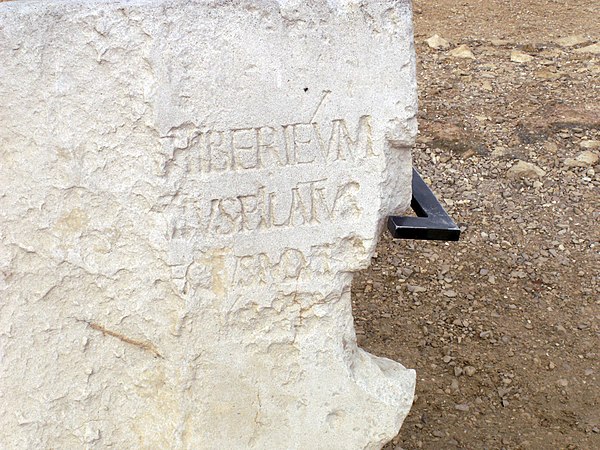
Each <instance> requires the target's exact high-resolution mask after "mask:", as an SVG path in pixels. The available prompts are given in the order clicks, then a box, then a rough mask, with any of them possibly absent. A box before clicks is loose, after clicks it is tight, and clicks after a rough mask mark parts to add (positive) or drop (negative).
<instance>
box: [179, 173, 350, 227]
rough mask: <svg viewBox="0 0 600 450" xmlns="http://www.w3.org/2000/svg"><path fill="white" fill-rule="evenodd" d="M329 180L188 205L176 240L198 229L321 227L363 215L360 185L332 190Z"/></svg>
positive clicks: (296, 184)
mask: <svg viewBox="0 0 600 450" xmlns="http://www.w3.org/2000/svg"><path fill="white" fill-rule="evenodd" d="M326 182H327V180H326V179H320V180H313V181H300V182H297V183H295V184H294V185H293V187H292V188H291V189H290V190H289V191H287V192H277V191H274V190H271V189H268V188H267V187H265V186H261V187H259V188H258V189H257V190H256V191H254V192H248V193H244V194H240V195H237V196H234V197H222V198H214V199H212V200H210V205H209V206H208V211H206V205H205V206H204V208H203V207H202V205H195V204H191V205H186V206H185V207H184V211H183V214H182V215H181V216H180V218H179V220H178V223H177V224H176V225H175V227H174V232H173V237H174V238H181V237H187V236H188V235H190V234H191V233H194V232H196V231H197V230H203V231H205V232H208V233H211V234H216V235H230V234H237V233H244V232H253V231H269V230H276V229H283V228H290V227H298V226H303V225H318V224H321V223H325V222H332V221H334V220H338V219H354V218H357V217H358V216H359V215H360V212H361V209H360V206H359V202H358V196H357V194H358V191H359V189H360V185H359V184H358V183H356V182H348V183H344V184H342V185H340V186H335V187H332V186H331V185H328V184H327V183H326Z"/></svg>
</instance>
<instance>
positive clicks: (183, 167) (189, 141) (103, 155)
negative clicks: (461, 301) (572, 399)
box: [0, 0, 417, 449]
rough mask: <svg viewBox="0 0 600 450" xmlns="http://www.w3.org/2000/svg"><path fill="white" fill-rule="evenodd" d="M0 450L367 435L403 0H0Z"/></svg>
mask: <svg viewBox="0 0 600 450" xmlns="http://www.w3.org/2000/svg"><path fill="white" fill-rule="evenodd" d="M0 60H1V61H2V64H1V65H0V361H1V364H0V446H1V447H3V448H82V447H85V448H109V447H110V448H123V449H124V448H152V449H156V448H177V449H199V448H206V449H217V448H218V449H222V448H232V449H238V448H239V449H246V448H255V449H275V448H277V449H280V448H281V449H283V448H288V449H353V448H357V449H360V448H379V447H381V446H382V445H383V444H384V443H385V442H386V441H388V440H389V439H391V438H392V437H393V436H394V435H395V433H396V432H397V431H398V429H399V427H400V425H401V423H402V420H403V419H404V417H405V415H406V414H407V413H408V410H409V408H410V405H411V402H412V397H413V390H414V382H415V375H414V372H413V371H412V370H407V369H405V368H404V367H402V366H401V365H400V364H398V363H395V362H392V361H390V360H387V359H382V358H377V357H375V356H372V355H369V354H368V353H366V352H364V351H362V350H360V349H358V348H357V346H356V338H355V334H354V328H353V322H352V314H351V302H350V284H351V280H352V273H353V272H355V271H357V270H360V269H363V268H365V267H367V265H368V264H369V259H370V256H371V254H372V252H373V248H374V246H375V243H376V237H377V236H378V233H379V232H380V230H381V226H382V224H383V222H384V220H385V217H386V216H387V215H388V214H389V213H390V212H392V211H394V210H396V209H398V210H402V209H405V208H406V207H407V206H408V204H409V201H410V176H411V157H410V147H411V146H412V144H413V141H414V137H415V133H416V119H415V114H416V106H417V100H416V84H415V63H414V50H413V41H412V30H411V13H410V6H409V3H408V1H405V0H400V1H391V0H390V1H386V0H384V1H367V2H365V1H361V2H355V1H330V2H325V1H308V2H306V1H302V2H300V1H283V0H281V1H279V2H276V1H267V0H264V1H211V2H208V1H187V0H186V1H183V0H181V1H173V2H162V1H161V2H159V1H131V2H126V1H115V2H112V1H111V2H104V3H103V2H95V1H88V2H66V1H49V2H41V1H40V2H8V3H3V4H1V5H0Z"/></svg>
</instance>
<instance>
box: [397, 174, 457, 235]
mask: <svg viewBox="0 0 600 450" xmlns="http://www.w3.org/2000/svg"><path fill="white" fill-rule="evenodd" d="M410 206H411V208H412V210H413V211H414V212H415V214H416V215H417V217H404V216H390V217H388V230H390V233H391V234H392V237H393V238H395V239H422V240H428V241H458V240H459V238H460V228H458V226H456V224H455V223H454V221H453V220H452V219H451V218H450V216H449V215H448V213H447V212H446V210H445V209H444V207H443V206H442V205H441V204H440V202H439V201H438V199H437V198H436V197H435V194H434V193H433V192H431V189H429V186H427V184H426V183H425V182H424V181H423V178H421V175H419V172H417V170H416V169H415V168H413V177H412V200H411V202H410Z"/></svg>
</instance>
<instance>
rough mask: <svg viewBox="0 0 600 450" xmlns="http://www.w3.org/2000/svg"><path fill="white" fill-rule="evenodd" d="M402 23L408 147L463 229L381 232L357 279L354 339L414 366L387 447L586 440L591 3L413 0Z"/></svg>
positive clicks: (593, 261)
mask: <svg viewBox="0 0 600 450" xmlns="http://www.w3.org/2000/svg"><path fill="white" fill-rule="evenodd" d="M415 23H416V41H417V54H418V76H419V83H420V86H419V94H420V113H419V121H420V136H419V139H418V144H417V148H416V149H415V157H414V160H415V161H414V163H415V166H416V167H417V168H418V169H419V170H420V171H421V174H422V175H423V177H424V178H426V179H428V181H429V182H430V186H431V187H432V189H433V190H434V191H435V193H436V194H437V196H438V198H439V199H441V200H442V201H443V203H444V204H445V206H446V209H447V210H448V211H449V213H450V214H451V216H452V217H453V218H454V219H455V220H456V221H457V223H458V224H459V225H460V226H461V228H462V229H463V237H462V240H461V242H459V243H444V242H424V241H397V242H393V241H392V240H391V239H390V238H389V237H387V236H385V237H384V238H383V239H382V242H381V243H380V245H379V248H378V252H377V255H376V257H375V258H374V259H373V265H372V268H371V269H370V270H369V271H367V272H365V273H362V274H360V275H359V276H357V278H356V281H355V285H354V289H353V291H354V302H355V304H354V315H355V319H356V326H357V333H358V338H359V344H360V345H361V346H362V347H364V348H366V349H367V350H369V351H370V352H372V353H375V354H377V355H382V356H386V357H389V358H391V359H394V360H397V361H401V362H402V363H403V364H404V365H406V366H407V367H411V368H415V369H416V370H417V382H418V384H417V397H416V401H415V403H414V406H413V408H412V411H411V413H410V415H409V416H408V418H407V419H406V421H405V423H404V425H403V428H402V430H401V433H400V434H399V436H398V437H396V438H395V439H394V441H393V442H392V443H390V444H388V446H386V447H385V448H386V449H406V450H409V449H420V448H423V449H501V448H502V449H591V450H592V449H600V386H599V376H600V374H599V364H598V361H599V360H598V358H599V353H600V345H599V344H600V339H599V333H600V320H599V319H600V295H599V293H600V255H599V250H600V242H599V241H600V176H599V173H600V165H599V164H598V161H597V155H599V154H600V142H598V141H600V51H599V48H598V46H594V44H597V43H600V2H598V0H518V1H517V0H462V1H459V0H416V1H415ZM434 34H438V35H439V36H441V37H442V38H444V39H446V40H447V41H448V45H447V47H448V48H446V46H445V45H444V44H445V43H444V42H443V41H441V44H440V42H438V43H437V44H436V43H433V46H434V47H438V48H437V49H436V48H432V47H431V46H430V45H428V44H427V43H425V40H426V39H428V38H429V37H431V36H432V35H434ZM566 37H568V38H570V39H566V40H559V39H560V38H566ZM461 45H466V46H467V48H459V50H458V51H457V52H454V56H453V54H452V52H453V50H455V49H456V47H460V46H461ZM469 51H470V52H471V53H469ZM457 53H458V54H457ZM461 56H462V57H461ZM519 160H520V161H525V162H526V163H531V164H533V165H534V166H527V165H523V164H519V165H517V162H518V161H519Z"/></svg>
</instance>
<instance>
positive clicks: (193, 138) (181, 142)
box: [171, 116, 375, 174]
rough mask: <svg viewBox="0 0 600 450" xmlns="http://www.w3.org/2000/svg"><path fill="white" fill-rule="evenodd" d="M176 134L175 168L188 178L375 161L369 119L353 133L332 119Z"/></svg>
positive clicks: (368, 117) (347, 127)
mask: <svg viewBox="0 0 600 450" xmlns="http://www.w3.org/2000/svg"><path fill="white" fill-rule="evenodd" d="M176 134H177V133H175V135H173V136H171V138H172V139H173V143H174V145H175V147H176V148H179V149H185V150H184V151H179V152H175V153H176V157H175V163H176V164H177V165H179V166H181V167H182V168H183V169H184V170H185V171H186V172H187V173H190V174H194V173H196V174H197V173H207V174H208V173H225V172H242V171H249V170H258V169H265V168H281V167H286V166H301V165H309V164H326V163H332V162H336V161H351V162H355V161H360V160H361V159H364V158H368V157H369V156H374V155H375V154H374V153H373V142H372V127H371V116H362V117H361V118H360V119H359V121H358V124H356V126H355V127H351V126H349V125H348V123H347V122H346V120H345V119H335V120H332V121H331V122H329V123H317V122H311V123H292V124H286V125H279V126H260V127H251V128H234V129H229V130H226V131H223V130H205V131H200V130H195V131H194V132H192V133H191V134H190V135H187V136H177V135H176Z"/></svg>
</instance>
